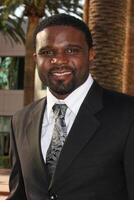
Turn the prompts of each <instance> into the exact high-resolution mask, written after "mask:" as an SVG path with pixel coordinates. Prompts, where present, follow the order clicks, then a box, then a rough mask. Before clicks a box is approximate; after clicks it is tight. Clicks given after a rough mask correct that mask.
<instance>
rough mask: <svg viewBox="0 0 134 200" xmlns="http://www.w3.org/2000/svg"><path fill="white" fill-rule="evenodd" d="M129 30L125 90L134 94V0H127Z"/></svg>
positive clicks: (126, 49) (127, 34) (126, 50)
mask: <svg viewBox="0 0 134 200" xmlns="http://www.w3.org/2000/svg"><path fill="white" fill-rule="evenodd" d="M127 3H128V12H127V16H128V17H127V26H126V27H127V31H126V46H125V60H124V79H123V80H124V85H123V86H124V88H123V89H124V92H125V93H127V94H130V95H134V28H133V27H134V0H127Z"/></svg>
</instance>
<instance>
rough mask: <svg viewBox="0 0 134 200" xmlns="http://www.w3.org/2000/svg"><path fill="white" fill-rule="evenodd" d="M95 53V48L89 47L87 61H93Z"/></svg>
mask: <svg viewBox="0 0 134 200" xmlns="http://www.w3.org/2000/svg"><path fill="white" fill-rule="evenodd" d="M95 55H96V53H95V50H94V49H93V48H90V49H89V61H93V60H94V58H95Z"/></svg>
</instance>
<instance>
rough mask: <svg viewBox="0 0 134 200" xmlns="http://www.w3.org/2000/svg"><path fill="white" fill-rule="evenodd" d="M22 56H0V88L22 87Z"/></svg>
mask: <svg viewBox="0 0 134 200" xmlns="http://www.w3.org/2000/svg"><path fill="white" fill-rule="evenodd" d="M23 82H24V57H0V89H23Z"/></svg>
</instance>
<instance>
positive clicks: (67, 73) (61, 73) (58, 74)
mask: <svg viewBox="0 0 134 200" xmlns="http://www.w3.org/2000/svg"><path fill="white" fill-rule="evenodd" d="M70 74H72V72H71V71H59V72H53V73H52V75H54V76H66V75H70Z"/></svg>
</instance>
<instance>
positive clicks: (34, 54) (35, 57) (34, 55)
mask: <svg viewBox="0 0 134 200" xmlns="http://www.w3.org/2000/svg"><path fill="white" fill-rule="evenodd" d="M33 59H34V61H35V62H36V63H37V54H36V53H33Z"/></svg>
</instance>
